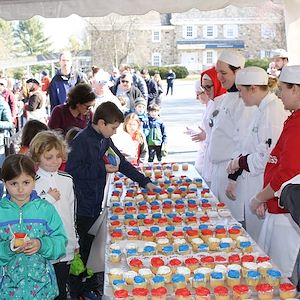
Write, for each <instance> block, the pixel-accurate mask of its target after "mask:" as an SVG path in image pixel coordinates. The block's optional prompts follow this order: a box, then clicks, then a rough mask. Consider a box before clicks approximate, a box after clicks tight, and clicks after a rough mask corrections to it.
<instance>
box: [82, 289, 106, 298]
mask: <svg viewBox="0 0 300 300" xmlns="http://www.w3.org/2000/svg"><path fill="white" fill-rule="evenodd" d="M83 297H84V299H85V300H101V299H102V296H100V295H98V293H96V292H94V291H90V292H85V293H84V294H83Z"/></svg>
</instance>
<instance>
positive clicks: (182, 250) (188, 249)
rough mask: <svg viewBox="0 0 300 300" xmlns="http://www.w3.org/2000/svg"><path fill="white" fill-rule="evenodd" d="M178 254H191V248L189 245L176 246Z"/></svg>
mask: <svg viewBox="0 0 300 300" xmlns="http://www.w3.org/2000/svg"><path fill="white" fill-rule="evenodd" d="M177 252H178V254H180V255H188V254H191V247H190V245H189V244H181V245H179V246H178V250H177Z"/></svg>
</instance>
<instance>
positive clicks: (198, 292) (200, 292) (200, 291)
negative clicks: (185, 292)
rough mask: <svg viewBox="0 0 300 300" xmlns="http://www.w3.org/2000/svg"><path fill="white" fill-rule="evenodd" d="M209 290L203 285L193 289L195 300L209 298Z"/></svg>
mask: <svg viewBox="0 0 300 300" xmlns="http://www.w3.org/2000/svg"><path fill="white" fill-rule="evenodd" d="M210 299H211V298H210V290H209V289H207V288H205V287H197V288H196V289H195V300H210Z"/></svg>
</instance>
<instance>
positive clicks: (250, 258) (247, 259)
mask: <svg viewBox="0 0 300 300" xmlns="http://www.w3.org/2000/svg"><path fill="white" fill-rule="evenodd" d="M241 261H242V263H244V262H254V256H253V255H251V254H245V255H243V256H242V258H241Z"/></svg>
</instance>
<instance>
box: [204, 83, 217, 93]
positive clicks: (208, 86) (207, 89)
mask: <svg viewBox="0 0 300 300" xmlns="http://www.w3.org/2000/svg"><path fill="white" fill-rule="evenodd" d="M213 86H214V85H213V84H212V85H202V88H204V89H205V90H206V91H207V92H209V91H210V90H211V88H212V87H213Z"/></svg>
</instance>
